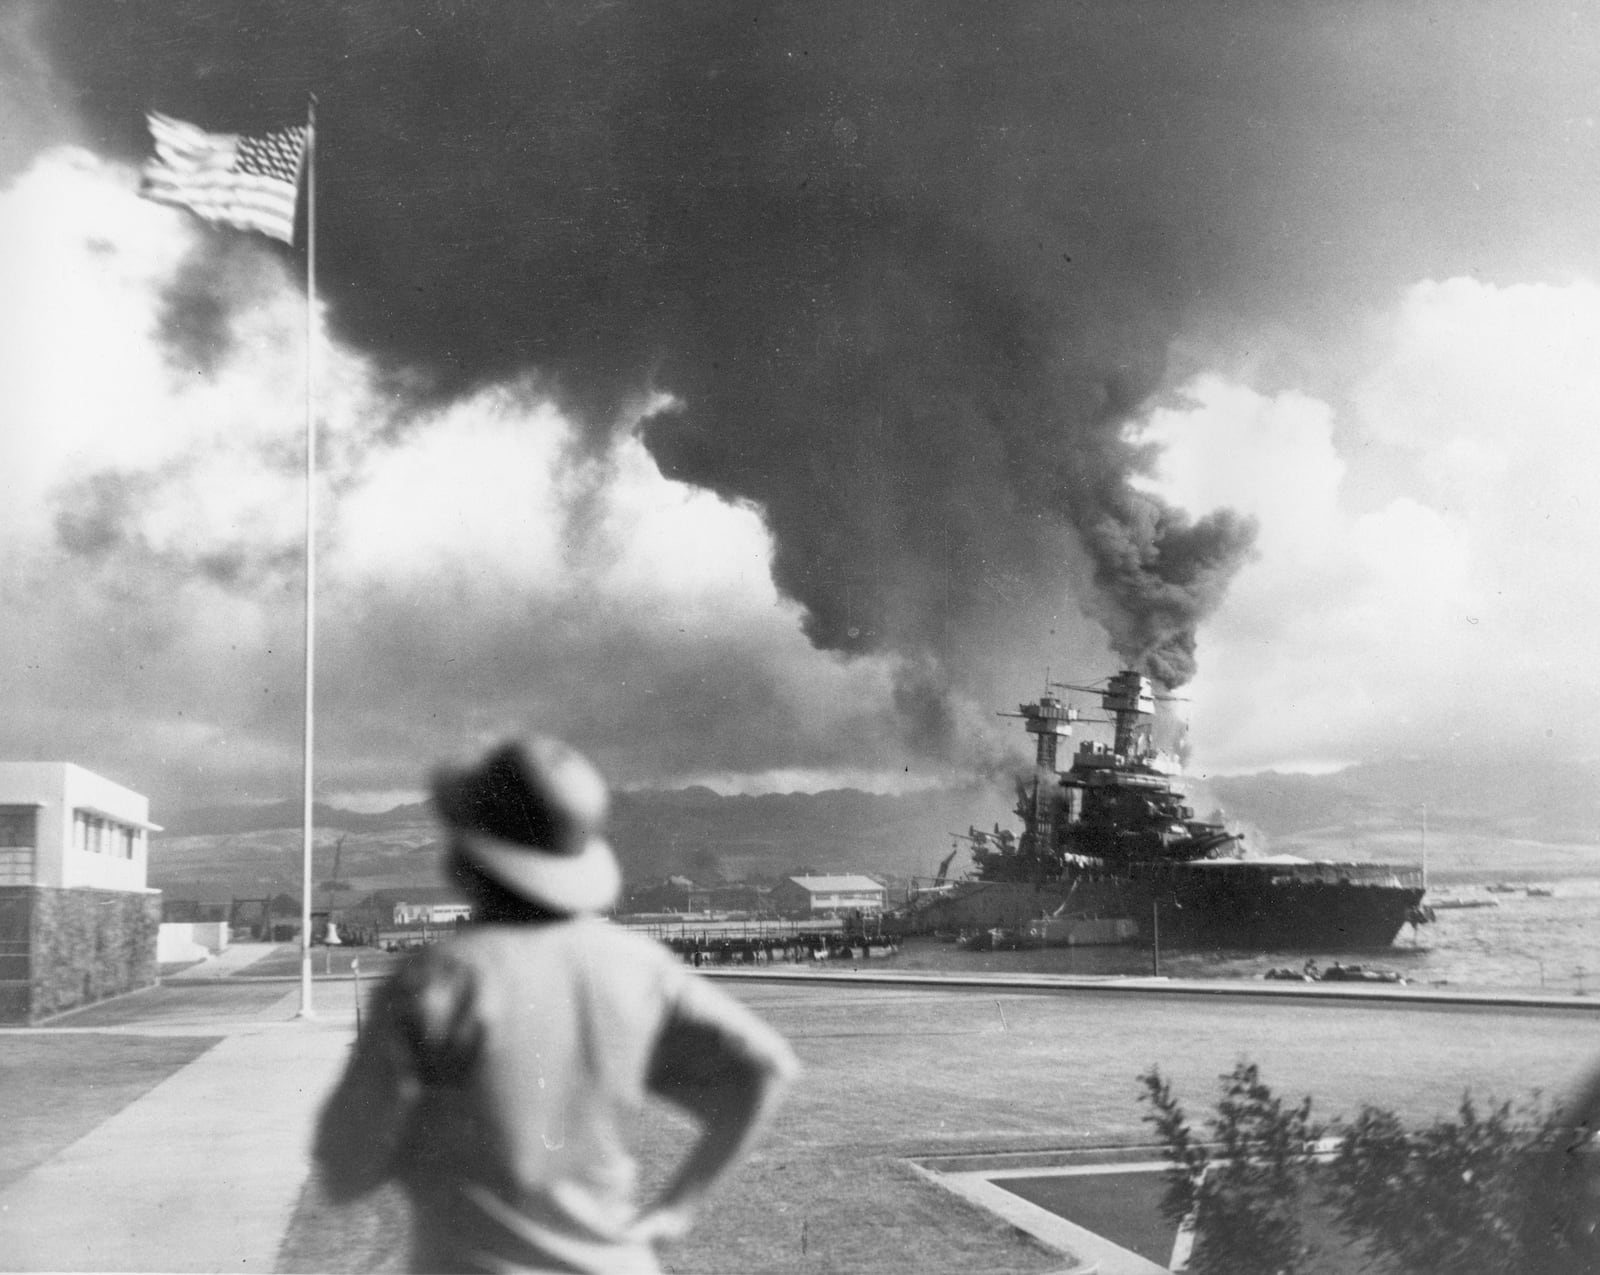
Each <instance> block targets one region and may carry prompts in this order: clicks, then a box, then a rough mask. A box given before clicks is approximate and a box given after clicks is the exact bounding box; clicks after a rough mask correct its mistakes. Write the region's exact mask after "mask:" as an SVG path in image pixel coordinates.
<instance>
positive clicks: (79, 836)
mask: <svg viewBox="0 0 1600 1275" xmlns="http://www.w3.org/2000/svg"><path fill="white" fill-rule="evenodd" d="M142 836H144V832H143V830H142V829H139V828H135V827H133V826H132V825H130V824H125V823H119V822H118V821H117V820H115V819H107V818H106V817H105V816H104V815H96V814H91V813H90V812H89V811H87V810H74V811H73V812H72V848H73V849H74V850H81V851H83V852H84V853H86V854H104V855H109V856H111V857H112V858H114V859H131V858H133V856H134V851H135V850H136V849H137V848H138V846H139V838H141V837H142Z"/></svg>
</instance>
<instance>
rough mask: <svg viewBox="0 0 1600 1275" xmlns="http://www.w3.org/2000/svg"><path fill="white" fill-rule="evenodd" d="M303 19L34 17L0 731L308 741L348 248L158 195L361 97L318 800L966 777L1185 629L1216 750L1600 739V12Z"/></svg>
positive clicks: (140, 10) (212, 748)
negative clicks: (304, 576)
mask: <svg viewBox="0 0 1600 1275" xmlns="http://www.w3.org/2000/svg"><path fill="white" fill-rule="evenodd" d="M446 10H452V11H453V12H450V13H447V12H446ZM251 12H252V14H254V15H256V16H255V17H254V19H253V22H252V24H245V23H243V22H241V21H240V20H239V18H238V16H237V14H235V13H232V12H230V7H229V6H216V5H210V4H194V5H187V4H178V3H159V4H149V5H145V4H137V3H130V4H120V5H118V4H107V3H78V2H76V0H71V2H62V3H55V4H48V5H39V6H30V5H26V4H18V5H13V6H10V7H8V8H7V9H6V11H5V13H4V15H3V17H0V32H3V38H4V41H5V44H4V52H3V56H4V62H3V64H0V69H3V71H4V74H3V75H0V84H3V85H4V87H3V88H0V94H4V98H3V101H0V110H3V112H4V118H5V119H6V120H7V128H6V131H5V135H4V137H3V138H0V298H3V300H0V322H3V324H4V328H3V331H0V473H3V474H4V477H5V498H4V500H0V535H3V537H4V540H3V543H4V546H5V550H4V557H3V558H0V616H3V619H0V702H3V704H4V706H5V711H4V713H3V714H0V755H3V756H5V757H7V758H17V759H25V758H49V759H57V760H72V761H77V762H79V763H81V764H83V765H86V766H88V767H90V768H91V769H94V770H96V771H99V772H101V773H103V774H106V775H108V776H110V777H112V778H115V779H118V780H119V781H121V782H124V783H127V784H129V785H130V786H132V787H134V788H136V789H138V790H140V791H143V792H147V793H149V794H150V795H151V796H152V798H153V799H154V800H155V802H156V805H157V807H158V812H159V808H160V807H161V806H163V805H165V806H167V807H168V808H173V807H177V806H188V805H204V804H216V803H223V802H230V801H236V800H265V799H284V798H289V797H292V796H294V795H295V794H296V793H297V791H298V787H297V786H298V783H299V754H300V712H301V680H300V679H301V662H300V661H301V637H300V627H301V623H302V618H301V617H302V612H301V605H302V602H301V592H300V590H301V575H300V552H301V550H300V545H301V536H302V532H303V523H302V507H301V501H302V499H303V494H302V485H301V484H302V477H301V469H300V467H301V464H302V461H301V457H300V453H299V448H300V446H301V440H302V437H303V427H304V419H303V401H304V384H305V327H306V310H305V247H304V235H303V234H302V236H301V239H302V242H301V243H300V244H299V245H297V246H296V247H294V248H290V247H288V246H286V245H281V244H277V243H275V242H273V241H270V240H267V239H264V238H261V237H259V236H252V235H249V234H245V233H241V232H237V231H231V230H226V229H217V228H215V227H210V226H207V225H205V224H203V223H201V222H199V221H197V220H195V219H194V218H192V217H190V216H189V215H187V214H185V213H184V212H182V211H180V210H176V209H173V208H170V207H165V206H161V205H157V204H154V203H150V202H148V201H145V200H142V199H141V198H140V197H139V196H138V193H137V190H138V168H139V164H140V162H141V160H142V158H143V156H144V153H145V150H146V148H147V146H148V139H147V136H146V133H145V125H144V111H145V110H146V109H155V110H160V111H164V112H166V113H168V114H171V115H175V116H177V117H179V118H183V119H189V120H192V121H194V122H195V123H197V124H199V125H200V126H202V127H204V128H208V129H212V130H216V131H225V130H243V131H261V130H265V129H270V128H273V127H279V126H282V125H285V124H291V123H295V122H298V121H299V120H301V119H303V118H304V113H305V102H306V97H307V94H308V92H315V93H316V95H317V98H318V125H319V133H318V139H319V140H318V159H317V167H316V182H317V192H316V194H317V237H318V238H317V244H318V246H317V261H316V266H317V275H318V307H319V308H318V314H317V332H318V337H317V341H318V347H319V350H320V355H319V362H320V374H319V379H318V394H319V403H320V413H321V416H322V418H323V421H324V451H323V455H322V456H321V463H320V476H321V477H320V482H321V487H320V491H319V502H320V516H319V523H318V532H317V536H318V545H319V555H320V572H321V578H320V584H319V593H318V611H319V639H318V662H319V681H318V719H319V748H318V762H317V766H318V774H319V777H320V778H319V795H320V796H322V797H323V798H324V799H331V800H336V801H346V802H358V803H361V804H364V805H367V806H382V805H384V804H388V803H389V802H391V801H395V800H401V799H407V798H411V797H414V796H415V795H416V793H417V791H418V790H419V788H420V786H421V783H422V779H423V776H424V775H425V774H426V772H427V770H428V769H429V767H430V766H431V765H432V764H433V763H434V762H435V761H436V760H437V759H439V758H441V757H446V756H455V755H459V754H461V753H463V752H467V751H470V750H472V749H474V748H476V747H477V746H478V745H479V744H481V743H483V742H485V741H487V740H489V739H492V738H494V737H496V736H498V735H500V734H502V733H504V732H507V731H511V730H517V729H522V728H524V727H527V726H533V727H536V728H539V729H543V730H546V731H550V732H553V733H558V734H562V735H565V736H567V737H568V738H570V739H572V740H573V741H574V742H575V743H577V744H578V745H579V746H580V747H582V748H583V749H585V750H586V751H588V752H590V753H591V754H592V755H593V756H595V757H596V758H597V760H599V761H600V762H601V764H602V765H603V767H604V768H605V769H606V770H607V771H608V772H609V773H610V774H611V775H612V777H613V778H614V779H615V780H616V781H617V782H619V783H622V784H626V785H629V786H642V785H673V784H680V783H686V782H710V783H712V784H714V785H715V786H717V787H719V788H721V789H723V790H725V791H735V790H743V791H759V790H771V789H790V788H816V787H819V786H835V785H838V784H844V783H853V784H859V785H863V786H869V787H874V788H878V789H883V790H888V789H893V788H896V787H905V786H908V785H909V786H914V785H917V784H922V783H929V782H954V781H960V780H962V779H964V778H966V777H969V776H974V775H981V774H986V773H993V772H995V771H997V770H999V769H1002V768H1003V767H1004V766H1005V765H1006V763H1007V762H1008V761H1009V760H1010V759H1011V758H1014V757H1015V756H1018V755H1021V753H1020V752H1019V746H1020V742H1021V737H1020V734H1019V733H1018V732H1015V731H1014V730H1013V729H1012V727H1013V726H1014V723H1008V722H1004V721H1002V720H1000V719H998V718H997V717H996V716H995V711H996V710H998V709H1003V708H1010V707H1013V706H1015V705H1016V703H1018V702H1019V701H1020V700H1022V699H1026V698H1032V697H1033V696H1034V695H1035V694H1036V693H1037V692H1038V691H1039V690H1040V689H1041V687H1042V685H1043V683H1044V681H1045V679H1046V677H1047V676H1049V677H1053V678H1077V679H1091V678H1097V677H1103V676H1105V675H1106V674H1108V673H1110V672H1112V671H1114V670H1115V669H1116V668H1117V667H1120V666H1121V665H1122V664H1124V663H1129V662H1131V663H1136V664H1138V665H1139V666H1141V667H1144V668H1147V669H1149V670H1150V671H1151V672H1153V673H1156V674H1158V675H1160V676H1163V677H1165V678H1166V679H1167V680H1168V681H1170V682H1177V683H1182V684H1183V686H1184V688H1183V690H1182V691H1181V693H1182V694H1183V695H1186V696H1188V697H1189V701H1190V702H1189V705H1188V711H1189V713H1190V717H1191V729H1190V743H1191V746H1192V749H1193V753H1192V757H1191V766H1192V767H1193V768H1194V769H1195V770H1197V771H1200V772H1203V773H1227V772H1240V771H1252V770H1263V769H1268V768H1279V769H1285V768H1301V769H1304V768H1327V767H1333V766H1337V765H1340V764H1345V763H1349V762H1353V761H1361V760H1377V759H1381V758H1384V757H1391V756H1396V755H1430V756H1436V757H1441V758H1449V757H1459V758H1462V759H1472V760H1481V759H1482V758H1483V757H1485V756H1487V755H1490V754H1492V753H1499V754H1501V755H1503V756H1504V757H1506V758H1507V761H1508V764H1510V765H1523V764H1527V765H1537V764H1541V763H1542V762H1545V761H1548V760H1549V759H1551V758H1555V757H1577V758H1581V759H1583V760H1586V761H1593V760H1595V758H1596V756H1597V754H1600V749H1597V747H1596V743H1595V729H1596V726H1597V724H1600V661H1597V660H1596V659H1595V658H1594V654H1593V652H1594V648H1595V635H1596V631H1597V621H1600V583H1597V581H1600V574H1597V572H1596V570H1595V565H1594V560H1595V556H1596V548H1597V540H1600V526H1597V518H1596V501H1595V496H1594V489H1595V484H1596V480H1597V475H1600V429H1597V425H1600V123H1597V120H1600V10H1595V9H1594V8H1592V7H1591V6H1557V5H1539V4H1528V3H1509V2H1505V3H1494V4H1483V3H1480V4H1472V3H1462V2H1460V0H1451V2H1450V3H1441V4H1437V5H1425V4H1416V5H1404V4H1401V5H1395V4H1356V3H1351V4H1316V5H1306V6H1299V5H1293V4H1283V3H1263V4H1203V5H1182V6H1178V5H1171V4H1159V5H1141V4H1137V3H1128V2H1126V0H1117V2H1116V3H1107V4H1085V5H1071V4H1058V3H1046V4H1040V5H1002V4H996V5H984V6H972V5H965V6H953V7H950V8H945V7H943V6H940V5H936V4H930V3H907V4H904V5H898V6H897V5H889V4H875V5H870V6H856V5H845V4H839V5H834V6H825V5H818V6H798V7H792V8H781V9H770V10H769V9H766V8H756V7H751V6H744V5H734V4H729V5H724V6H713V5H684V6H671V5H654V6H646V7H644V11H643V12H640V11H637V10H633V9H630V8H629V7H627V6H612V5H599V4H596V5H571V6H554V7H549V6H531V5H522V4H513V3H504V4H480V5H476V6H471V7H469V8H466V9H462V8H460V7H459V6H445V5H428V4H415V3H393V2H390V0H384V2H383V3H377V2H376V0H372V2H365V3H331V4H328V5H325V6H315V7H310V6H291V5H284V6H272V5H268V6H260V7H256V8H254V9H252V11H251ZM219 13H221V14H226V15H227V16H226V17H222V16H218V14H219ZM279 13H283V14H287V15H289V16H287V17H282V18H278V17H274V16H273V15H275V14H279ZM303 217H304V208H302V218H303ZM302 230H303V226H302ZM158 817H159V814H158Z"/></svg>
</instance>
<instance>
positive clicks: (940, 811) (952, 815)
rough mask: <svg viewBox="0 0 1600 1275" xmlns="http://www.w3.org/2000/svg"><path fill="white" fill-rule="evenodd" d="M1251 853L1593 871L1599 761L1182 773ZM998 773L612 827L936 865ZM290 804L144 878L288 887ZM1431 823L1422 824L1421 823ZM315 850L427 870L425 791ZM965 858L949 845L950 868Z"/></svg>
mask: <svg viewBox="0 0 1600 1275" xmlns="http://www.w3.org/2000/svg"><path fill="white" fill-rule="evenodd" d="M1191 794H1192V798H1193V802H1194V804H1195V806H1196V808H1197V809H1198V811H1199V813H1200V814H1202V815H1211V814H1214V813H1215V812H1216V811H1217V810H1219V809H1220V811H1221V812H1222V815H1223V817H1224V818H1225V819H1226V820H1227V822H1228V823H1229V824H1230V825H1231V826H1236V827H1239V828H1241V829H1242V830H1243V831H1244V832H1245V834H1246V842H1245V844H1246V847H1247V849H1248V850H1250V851H1251V852H1253V853H1257V854H1268V853H1276V854H1285V853H1287V854H1299V855H1304V856H1306V857H1312V858H1336V859H1338V858H1342V859H1366V860H1372V859H1383V860H1394V861H1401V862H1418V861H1420V860H1421V859H1422V858H1424V857H1426V858H1427V859H1428V861H1429V864H1430V869H1431V871H1432V872H1433V873H1434V875H1435V877H1436V879H1438V880H1440V881H1446V880H1449V879H1456V880H1463V881H1465V880H1474V879H1488V880H1498V879H1502V878H1510V879H1524V878H1528V877H1555V876H1578V875H1592V876H1597V877H1600V769H1597V768H1596V767H1594V766H1585V765H1579V764H1566V765H1561V766H1545V767H1541V768H1539V769H1537V770H1534V771H1529V772H1521V773H1517V774H1516V775H1515V776H1514V777H1513V775H1512V774H1511V773H1510V772H1508V771H1506V770H1505V769H1503V768H1499V767H1483V768H1476V769H1469V768H1464V767H1461V766H1458V765H1442V764H1439V763H1436V762H1427V761H1400V762H1390V763H1385V764H1381V765H1378V764H1371V765H1361V766H1354V767H1351V768H1349V769H1347V770H1344V771H1341V772H1339V773H1337V774H1333V775H1284V774H1275V773H1270V772H1269V773H1265V774H1257V775H1244V776H1232V777H1227V778H1217V779H1212V780H1210V781H1207V782H1203V783H1199V782H1197V783H1194V784H1192V785H1191ZM1011 802H1012V798H1011V796H1010V794H1008V793H1006V792H1004V791H1002V790H998V789H994V788H969V789H940V790H936V791H932V792H925V793H917V794H911V795H906V796H879V795H875V794H872V793H866V792H860V791H856V790H853V789H839V790H833V791H828V792H819V793H785V794H772V795H766V796H731V797H730V796H721V795H719V794H717V793H715V792H713V791H712V790H710V789H709V788H686V789H678V790H672V791H657V792H624V793H620V794H618V795H617V798H616V801H615V808H614V812H613V818H612V827H611V839H612V842H613V844H614V845H615V846H616V849H617V854H618V857H619V859H621V861H622V864H623V869H624V872H625V873H626V874H627V876H628V878H629V879H630V880H631V881H636V882H645V881H653V880H659V879H661V878H663V877H665V876H668V875H671V874H678V875H684V876H688V877H690V878H692V879H694V880H696V881H699V882H707V881H713V880H716V879H718V878H722V879H726V880H738V879H746V880H758V879H771V878H775V877H779V876H784V875H788V874H791V873H796V872H799V871H802V870H815V871H844V870H850V871H862V872H871V873H875V874H878V875H881V876H885V877H888V878H892V879H895V880H903V879H905V878H909V877H912V876H925V877H931V876H933V875H934V873H935V872H936V871H937V868H938V865H939V863H940V861H941V860H943V859H944V858H945V857H946V856H947V855H949V854H950V852H951V850H952V849H953V848H955V846H956V842H955V840H954V839H953V837H952V834H957V833H962V832H965V831H966V829H967V828H968V827H969V826H972V825H976V826H978V827H980V828H989V827H992V826H993V825H994V824H995V823H996V822H999V823H1000V824H1002V826H1015V820H1014V818H1013V817H1012V816H1011V814H1010V809H1009V808H1010V805H1011ZM300 819H301V810H300V805H299V803H298V802H284V803H280V804H278V805H272V806H249V807H246V806H230V807H222V808H213V809H207V810H194V811H189V812H179V813H176V814H170V815H168V816H167V817H166V819H165V823H166V832H165V833H163V834H161V835H160V836H158V837H157V838H156V840H155V843H154V846H153V848H152V855H151V879H152V884H153V885H156V886H158V887H160V888H162V889H164V890H166V891H168V893H169V894H170V895H172V896H173V897H205V898H226V897H229V896H238V897H252V896H257V895H264V894H270V893H277V892H279V891H280V890H283V891H287V892H289V893H298V888H299V881H300ZM1424 821H1426V831H1424ZM315 823H316V828H317V838H318V851H317V856H316V863H315V864H314V869H315V875H316V877H317V880H318V881H320V882H328V881H329V880H330V879H331V877H332V873H333V870H334V866H335V859H337V866H338V883H337V886H338V888H340V890H341V892H348V891H361V892H364V891H366V890H368V889H376V888H379V887H392V886H400V885H418V884H431V883H433V882H434V881H436V880H437V863H438V857H439V851H440V848H441V847H440V842H439V835H438V830H437V827H436V826H435V824H434V821H433V816H432V814H431V811H430V810H429V808H428V807H427V806H426V805H423V804H416V805H407V806H400V807H397V808H395V809H393V810H388V811H384V812H382V813H379V814H363V813H358V812H354V811H348V810H341V809H338V808H336V807H331V806H322V805H318V806H317V807H316V811H315ZM966 861H967V856H966V854H965V852H964V851H962V850H957V853H956V855H955V858H954V861H953V862H952V864H951V871H952V873H953V874H959V873H960V872H961V871H963V870H964V868H965V865H966Z"/></svg>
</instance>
